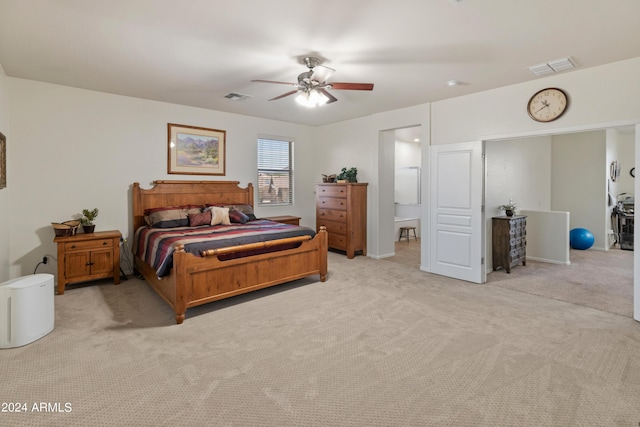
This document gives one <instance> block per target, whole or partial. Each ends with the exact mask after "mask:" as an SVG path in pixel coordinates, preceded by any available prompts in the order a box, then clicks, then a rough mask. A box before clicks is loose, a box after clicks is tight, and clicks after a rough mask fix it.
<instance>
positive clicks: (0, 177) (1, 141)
mask: <svg viewBox="0 0 640 427" xmlns="http://www.w3.org/2000/svg"><path fill="white" fill-rule="evenodd" d="M6 186H7V137H6V136H4V134H3V133H2V132H0V189H2V188H5V187H6Z"/></svg>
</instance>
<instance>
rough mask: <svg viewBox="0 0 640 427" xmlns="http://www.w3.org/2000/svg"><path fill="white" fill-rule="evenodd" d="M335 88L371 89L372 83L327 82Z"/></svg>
mask: <svg viewBox="0 0 640 427" xmlns="http://www.w3.org/2000/svg"><path fill="white" fill-rule="evenodd" d="M329 85H330V86H331V89H336V90H373V83H334V82H331V83H329Z"/></svg>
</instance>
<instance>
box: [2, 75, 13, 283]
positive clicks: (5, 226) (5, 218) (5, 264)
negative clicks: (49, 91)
mask: <svg viewBox="0 0 640 427" xmlns="http://www.w3.org/2000/svg"><path fill="white" fill-rule="evenodd" d="M8 115H9V113H8V95H7V76H6V75H5V73H4V70H3V69H2V66H0V132H2V134H3V135H4V136H5V137H7V155H9V153H10V152H11V145H12V144H13V139H12V137H11V132H10V131H9V117H8ZM9 166H11V164H10V162H8V161H7V167H9ZM12 184H13V177H12V176H11V175H10V174H7V187H8V186H9V185H12ZM10 213H11V209H10V208H9V190H8V189H7V188H4V189H2V190H0V282H5V281H7V280H9V279H10V278H11V277H10V275H9V248H10V242H9V230H10V229H11V222H10V220H11V216H10Z"/></svg>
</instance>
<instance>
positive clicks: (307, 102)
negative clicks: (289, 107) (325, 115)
mask: <svg viewBox="0 0 640 427" xmlns="http://www.w3.org/2000/svg"><path fill="white" fill-rule="evenodd" d="M328 101H329V98H327V97H326V96H325V95H324V94H323V93H321V92H318V91H317V90H314V89H310V90H305V91H302V92H300V93H299V94H298V96H296V102H297V103H298V104H300V105H303V106H305V107H308V108H313V107H320V106H322V105H324V104H326V103H327V102H328Z"/></svg>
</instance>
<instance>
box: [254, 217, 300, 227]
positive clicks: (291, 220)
mask: <svg viewBox="0 0 640 427" xmlns="http://www.w3.org/2000/svg"><path fill="white" fill-rule="evenodd" d="M262 219H267V220H269V221H275V222H281V223H283V224H291V225H300V217H299V216H292V215H281V216H268V217H265V218H262Z"/></svg>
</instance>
